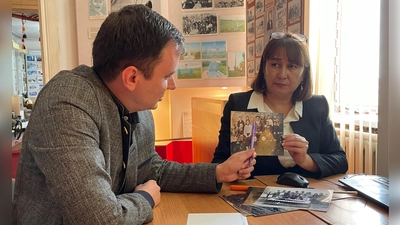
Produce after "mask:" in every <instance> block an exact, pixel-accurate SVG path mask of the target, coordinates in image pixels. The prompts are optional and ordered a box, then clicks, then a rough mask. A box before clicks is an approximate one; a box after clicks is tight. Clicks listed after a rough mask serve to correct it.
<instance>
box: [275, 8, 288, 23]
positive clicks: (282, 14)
mask: <svg viewBox="0 0 400 225" xmlns="http://www.w3.org/2000/svg"><path fill="white" fill-rule="evenodd" d="M282 26H286V8H283V9H281V10H279V11H276V27H282Z"/></svg>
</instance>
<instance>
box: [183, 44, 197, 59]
mask: <svg viewBox="0 0 400 225" xmlns="http://www.w3.org/2000/svg"><path fill="white" fill-rule="evenodd" d="M196 59H201V50H200V42H187V43H185V54H184V55H181V57H180V60H196Z"/></svg>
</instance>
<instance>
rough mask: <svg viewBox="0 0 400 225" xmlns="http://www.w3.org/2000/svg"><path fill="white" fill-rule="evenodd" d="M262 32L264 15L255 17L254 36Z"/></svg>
mask: <svg viewBox="0 0 400 225" xmlns="http://www.w3.org/2000/svg"><path fill="white" fill-rule="evenodd" d="M263 34H264V17H260V18H258V19H256V36H260V35H263Z"/></svg>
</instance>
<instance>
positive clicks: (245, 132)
mask: <svg viewBox="0 0 400 225" xmlns="http://www.w3.org/2000/svg"><path fill="white" fill-rule="evenodd" d="M282 135H283V113H268V112H242V111H232V112H231V154H233V153H236V152H239V151H243V150H246V149H249V148H251V147H252V146H253V147H254V148H255V149H256V152H257V155H260V156H261V155H262V156H270V155H283V153H284V150H283V148H282V146H281V137H282ZM252 141H253V142H252Z"/></svg>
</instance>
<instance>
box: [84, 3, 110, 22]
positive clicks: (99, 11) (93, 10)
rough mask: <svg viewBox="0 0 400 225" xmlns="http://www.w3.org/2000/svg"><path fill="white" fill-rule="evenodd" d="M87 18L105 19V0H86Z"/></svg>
mask: <svg viewBox="0 0 400 225" xmlns="http://www.w3.org/2000/svg"><path fill="white" fill-rule="evenodd" d="M88 1H89V2H88V3H89V19H91V20H93V19H105V18H106V17H107V15H108V14H107V4H106V0H88Z"/></svg>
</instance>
